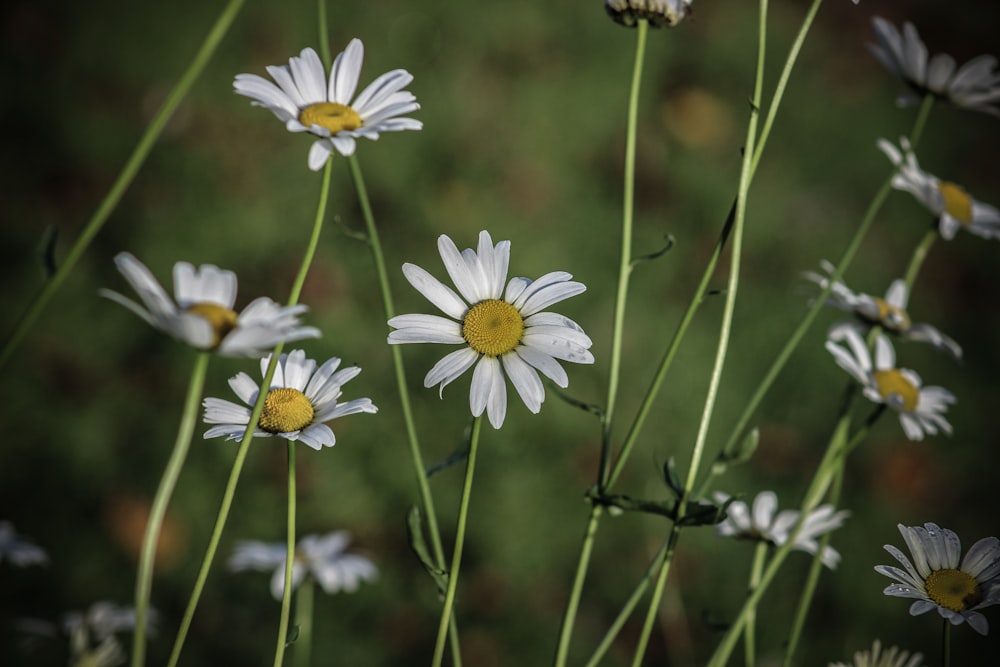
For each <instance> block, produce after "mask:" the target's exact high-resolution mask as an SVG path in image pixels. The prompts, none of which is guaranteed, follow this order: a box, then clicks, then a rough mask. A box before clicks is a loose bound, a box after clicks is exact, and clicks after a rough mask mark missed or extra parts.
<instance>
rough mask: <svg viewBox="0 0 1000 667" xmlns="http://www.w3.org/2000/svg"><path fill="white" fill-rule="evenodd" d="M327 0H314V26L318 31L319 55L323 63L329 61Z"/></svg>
mask: <svg viewBox="0 0 1000 667" xmlns="http://www.w3.org/2000/svg"><path fill="white" fill-rule="evenodd" d="M326 3H327V0H316V27H317V29H318V32H319V57H320V58H321V59H322V61H323V62H324V63H331V62H332V61H331V59H330V29H329V27H328V26H327V20H326Z"/></svg>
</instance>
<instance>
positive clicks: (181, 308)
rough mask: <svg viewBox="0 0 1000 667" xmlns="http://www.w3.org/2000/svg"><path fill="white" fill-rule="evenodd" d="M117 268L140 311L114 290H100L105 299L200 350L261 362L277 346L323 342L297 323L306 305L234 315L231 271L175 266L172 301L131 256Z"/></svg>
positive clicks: (258, 305)
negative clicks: (310, 340)
mask: <svg viewBox="0 0 1000 667" xmlns="http://www.w3.org/2000/svg"><path fill="white" fill-rule="evenodd" d="M115 264H116V265H117V266H118V270H119V271H120V272H121V274H122V275H123V276H124V277H125V280H127V281H128V283H129V284H130V285H132V288H133V289H134V290H135V291H136V293H138V294H139V298H140V299H141V300H142V305H139V304H138V303H136V302H135V301H132V300H131V299H129V298H126V297H124V296H122V295H121V294H118V293H117V292H112V291H111V290H101V292H100V293H101V295H102V296H104V297H107V298H108V299H111V300H112V301H114V302H115V303H118V304H121V305H123V306H125V307H126V308H128V309H129V310H131V311H132V312H133V313H135V314H136V315H138V316H139V317H141V318H142V319H143V320H145V321H146V323H147V324H149V325H150V326H153V327H155V328H157V329H159V330H160V331H163V332H165V333H168V334H170V335H171V336H173V337H174V338H176V339H177V340H180V341H181V342H184V343H187V344H188V345H190V346H191V347H194V348H197V349H199V350H212V351H215V352H218V353H219V354H221V355H223V356H227V357H258V356H260V355H262V354H265V353H266V352H267V351H268V350H270V349H271V348H273V347H274V346H275V345H277V344H278V343H282V342H285V343H287V342H291V341H296V340H301V339H303V338H319V335H320V333H319V329H317V328H315V327H304V326H301V324H300V323H299V316H300V315H302V313H304V312H305V311H306V310H308V308H307V307H306V306H304V305H296V306H282V305H279V304H277V303H275V302H274V301H272V300H271V299H268V298H267V297H260V298H258V299H255V300H253V301H251V302H250V304H249V305H247V307H246V308H244V309H243V311H242V312H240V313H237V312H236V311H234V310H233V305H234V304H235V303H236V274H235V273H233V272H232V271H226V270H223V269H220V268H219V267H217V266H214V265H212V264H203V265H201V266H199V267H198V268H195V267H194V266H192V265H191V264H188V263H187V262H177V263H176V264H175V265H174V298H173V299H171V298H170V295H168V294H167V293H166V291H165V290H164V289H163V288H162V287H161V286H160V283H158V282H157V281H156V278H155V277H153V274H152V273H150V271H149V269H148V268H146V266H145V265H144V264H142V262H140V261H139V260H137V259H136V258H135V257H133V256H132V255H130V254H129V253H125V252H123V253H120V254H118V255H117V256H116V257H115Z"/></svg>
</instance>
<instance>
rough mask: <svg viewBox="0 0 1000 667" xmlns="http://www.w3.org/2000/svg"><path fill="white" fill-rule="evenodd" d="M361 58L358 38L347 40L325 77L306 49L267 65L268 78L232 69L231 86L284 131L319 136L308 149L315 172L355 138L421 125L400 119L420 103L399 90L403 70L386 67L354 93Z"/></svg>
mask: <svg viewBox="0 0 1000 667" xmlns="http://www.w3.org/2000/svg"><path fill="white" fill-rule="evenodd" d="M364 57H365V47H364V46H363V45H362V44H361V40H359V39H352V40H351V42H350V43H349V44H348V45H347V48H346V49H344V50H343V51H342V52H341V53H338V54H337V57H336V58H335V59H334V61H333V67H332V68H331V69H330V79H329V81H327V78H326V70H325V69H324V67H323V63H322V62H321V61H320V59H319V56H318V55H317V54H316V52H315V51H314V50H312V49H309V48H306V49H303V50H302V52H301V53H300V54H299V56H298V57H294V56H293V57H292V58H290V59H289V60H288V65H282V66H271V67H268V68H267V73H268V74H270V75H271V78H272V79H274V81H273V82H272V81H268V80H267V79H265V78H264V77H262V76H258V75H256V74H237V75H236V79H235V80H234V81H233V89H234V90H235V92H236V93H237V94H238V95H244V96H246V97H249V98H250V99H252V100H253V102H251V104H253V105H254V106H260V107H264V108H265V109H268V110H270V111H271V113H273V114H274V115H275V116H277V117H278V120H280V121H282V122H283V123H284V124H285V128H286V129H287V130H288V131H289V132H309V133H310V134H313V135H315V136H317V137H319V139H317V140H316V141H315V142H314V143H313V145H312V148H311V149H310V150H309V168H310V169H312V170H313V171H317V170H319V169H322V168H323V165H325V164H326V161H327V160H328V159H329V157H330V154H331V153H332V152H333V151H334V150H336V151H337V152H338V153H340V154H341V155H345V156H347V155H353V154H354V149H355V139H357V138H360V137H364V138H366V139H371V140H373V141H374V140H376V139H378V135H379V133H380V132H399V131H401V130H419V129H421V128H423V123H421V122H420V121H419V120H414V119H412V118H400V116H403V115H405V114H408V113H410V112H411V111H416V110H417V109H419V108H420V105H419V104H417V101H416V100H417V98H416V97H415V96H414V95H413V93H411V92H409V91H406V90H403V88H405V87H406V86H408V85H409V84H410V82H411V81H413V75H411V74H410V73H409V72H407V71H406V70H404V69H395V70H392V71H391V72H386V73H385V74H383V75H381V76H380V77H378V78H377V79H375V80H374V81H373V82H372V83H371V84H369V86H368V87H367V88H365V89H364V90H363V91H361V94H360V95H358V96H357V97H354V91H355V90H356V89H357V87H358V77H359V76H360V74H361V63H362V61H363V60H364ZM352 97H354V100H353V101H351V98H352Z"/></svg>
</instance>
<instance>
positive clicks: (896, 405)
mask: <svg viewBox="0 0 1000 667" xmlns="http://www.w3.org/2000/svg"><path fill="white" fill-rule="evenodd" d="M841 341H843V342H846V343H847V348H846V349H845V348H844V347H842V346H841V345H839V344H838V343H840V342H841ZM826 349H827V350H828V351H829V352H830V354H832V355H833V358H834V360H835V361H836V362H837V365H838V366H840V367H841V368H843V369H844V370H845V371H847V372H848V373H849V374H850V375H851V376H852V377H854V379H855V380H857V381H858V382H860V383H861V384H862V386H863V387H864V394H865V397H866V398H868V400H870V401H874V402H875V403H883V404H885V405H887V406H889V407H890V408H892V409H893V410H895V411H896V412H897V413H898V414H899V422H900V424H902V426H903V432H904V433H906V437H907V438H909V439H910V440H922V439H923V437H924V434H930V435H934V434H935V433H937V432H938V431H943V432H945V433H947V434H949V435H950V434H951V424H949V423H948V421H947V420H946V419H945V418H944V415H943V413H944V412H945V410H947V409H948V406H949V405H950V404H952V403H954V402H955V396H954V395H953V394H952V393H951V392H950V391H948V390H947V389H944V388H943V387H923V386H921V380H920V376H919V375H917V373H916V371H912V370H910V369H908V368H897V367H896V352H895V351H894V350H893V349H892V343H890V342H889V339H888V338H887V337H886V336H885V334H881V333H880V334H879V335H878V336H876V337H875V357H874V359H873V358H872V355H871V353H870V352H869V351H868V345H867V344H866V343H865V339H864V338H863V337H862V336H861V334H859V333H858V332H857V331H855V330H854V329H843V330H840V331H837V332H836V333H835V334H834V335H831V337H830V338H829V339H828V340H827V342H826Z"/></svg>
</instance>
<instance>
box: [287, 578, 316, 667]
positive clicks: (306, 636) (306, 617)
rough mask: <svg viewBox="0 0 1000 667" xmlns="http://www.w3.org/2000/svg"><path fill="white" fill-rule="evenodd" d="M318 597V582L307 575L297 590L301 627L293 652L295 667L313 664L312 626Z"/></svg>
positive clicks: (306, 666)
mask: <svg viewBox="0 0 1000 667" xmlns="http://www.w3.org/2000/svg"><path fill="white" fill-rule="evenodd" d="M315 597H316V584H315V583H314V582H313V579H312V577H309V576H307V577H306V578H305V579H304V580H303V581H302V584H301V585H300V586H299V588H298V590H296V591H295V625H296V626H298V628H299V636H298V637H297V638H296V640H295V650H294V651H293V653H292V657H293V658H294V662H295V667H309V665H310V664H312V628H313V606H314V603H315Z"/></svg>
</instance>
